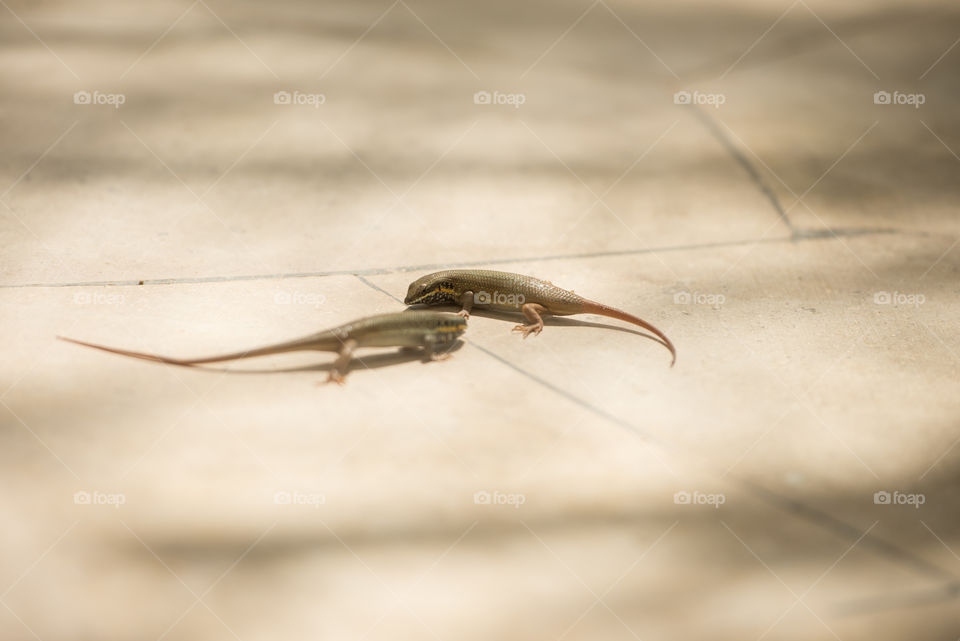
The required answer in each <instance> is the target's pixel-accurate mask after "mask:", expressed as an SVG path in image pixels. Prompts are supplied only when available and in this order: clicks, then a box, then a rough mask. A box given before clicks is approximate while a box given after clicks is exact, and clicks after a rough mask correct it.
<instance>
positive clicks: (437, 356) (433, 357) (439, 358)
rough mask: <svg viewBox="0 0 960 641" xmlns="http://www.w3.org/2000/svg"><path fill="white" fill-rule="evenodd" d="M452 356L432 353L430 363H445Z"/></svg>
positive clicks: (445, 353) (444, 353) (443, 353)
mask: <svg viewBox="0 0 960 641" xmlns="http://www.w3.org/2000/svg"><path fill="white" fill-rule="evenodd" d="M451 356H453V354H451V353H450V352H433V353H431V354H430V360H431V361H445V360H447V359H448V358H450V357H451Z"/></svg>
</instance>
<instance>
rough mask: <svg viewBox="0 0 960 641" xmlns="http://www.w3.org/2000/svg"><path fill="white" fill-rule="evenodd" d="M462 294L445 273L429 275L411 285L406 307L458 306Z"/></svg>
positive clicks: (405, 300) (405, 301)
mask: <svg viewBox="0 0 960 641" xmlns="http://www.w3.org/2000/svg"><path fill="white" fill-rule="evenodd" d="M459 302H460V294H459V292H458V291H457V289H456V288H455V286H454V284H453V283H452V282H451V281H450V278H448V277H447V275H446V274H445V273H444V272H435V273H433V274H427V275H426V276H423V277H422V278H418V279H417V280H415V281H413V282H412V283H410V287H409V288H408V289H407V297H406V298H404V299H403V303H404V304H405V305H445V304H452V305H456V304H458V303H459Z"/></svg>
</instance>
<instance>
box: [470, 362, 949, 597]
mask: <svg viewBox="0 0 960 641" xmlns="http://www.w3.org/2000/svg"><path fill="white" fill-rule="evenodd" d="M470 344H471V345H472V346H473V347H476V348H477V349H479V350H480V351H482V352H483V353H485V354H487V355H489V356H491V357H492V358H494V359H495V360H497V361H499V362H500V363H503V364H504V365H506V366H507V367H510V368H511V369H513V370H515V371H516V372H518V373H520V374H521V375H523V376H524V377H526V378H528V379H530V380H531V381H533V382H535V383H537V384H539V385H541V386H543V387H546V388H547V389H549V390H550V391H552V392H555V393H557V394H559V395H560V396H562V397H563V398H565V399H567V400H569V401H571V402H573V403H575V404H577V405H579V406H580V407H583V408H584V409H586V410H588V411H590V412H592V413H593V414H596V415H597V416H599V417H601V418H603V419H606V420H608V421H610V422H612V423H615V424H616V425H618V426H619V427H622V428H624V429H626V430H627V431H629V432H632V433H634V434H636V435H638V436H640V437H641V438H643V440H644V441H645V442H648V443H651V444H655V445H657V446H660V447H661V448H663V450H664V451H665V452H670V451H672V450H673V447H672V446H670V445H669V444H666V443H663V442H662V441H660V440H659V439H657V438H656V437H655V436H652V435H650V434H648V433H646V432H644V431H643V430H641V429H640V428H638V427H636V426H635V425H633V424H632V423H630V422H629V421H626V420H623V419H620V418H617V417H616V416H613V415H612V414H609V413H607V412H606V411H604V410H602V409H600V408H598V407H595V406H593V405H592V404H590V403H589V402H588V401H585V400H583V399H581V398H579V397H578V396H575V395H574V394H571V393H570V392H568V391H566V390H564V389H562V388H560V387H557V386H556V385H553V384H552V383H549V382H547V381H545V380H544V379H542V378H540V377H538V376H536V375H535V374H532V373H530V372H528V371H526V370H525V369H523V368H521V367H520V366H518V365H515V364H513V363H511V362H510V361H509V360H507V359H505V358H503V357H502V356H499V355H498V354H496V353H494V352H492V351H490V350H488V349H486V348H484V347H481V346H480V345H477V344H476V343H470ZM703 469H709V468H708V467H704V468H703ZM712 473H713V474H714V475H717V474H718V472H717V470H713V471H712ZM729 478H730V479H731V480H733V481H735V482H736V483H737V484H738V485H739V486H740V487H742V488H743V489H744V490H746V491H747V493H749V494H750V495H752V496H753V497H755V498H756V499H758V500H760V501H762V502H764V503H766V504H767V505H769V506H771V507H773V508H775V509H779V510H782V511H784V512H787V513H788V514H791V515H792V516H794V517H796V518H799V519H802V520H805V521H807V522H809V523H812V524H813V525H816V526H818V527H820V528H821V529H823V530H826V531H828V532H830V533H831V534H833V535H835V536H837V537H838V538H841V539H847V538H858V537H860V536H862V535H861V532H860V530H859V529H858V528H856V527H854V526H852V525H850V524H849V523H847V522H846V521H843V520H842V519H840V518H837V517H835V516H832V515H830V514H828V513H826V512H822V511H820V510H818V509H816V508H814V507H811V506H809V505H807V504H805V503H803V502H801V501H799V500H797V499H792V498H789V497H786V496H781V495H780V494H778V493H777V492H775V491H773V490H768V489H766V488H764V487H761V486H759V485H756V484H754V483H752V482H751V481H749V480H747V479H746V478H743V477H738V476H736V475H732V474H731V475H729ZM863 544H864V545H865V546H867V547H870V548H872V549H873V550H874V551H875V552H877V553H879V554H880V555H881V556H882V557H886V558H887V559H890V560H895V561H898V562H900V563H903V564H905V565H907V566H909V567H911V568H913V569H914V570H917V571H918V572H920V573H921V574H923V575H927V576H932V577H935V578H937V579H940V580H944V581H946V582H947V585H951V586H957V585H960V581H958V580H957V578H956V577H955V576H954V575H953V574H952V573H950V572H949V571H947V570H944V569H943V568H940V567H938V566H936V565H934V564H932V563H930V562H928V561H926V560H925V559H923V558H922V557H920V556H918V555H916V554H913V553H911V552H909V551H907V550H905V549H903V548H901V547H899V546H897V545H896V544H895V543H891V542H889V541H887V540H885V539H882V538H879V537H877V536H875V535H870V536H866V537H864V538H863Z"/></svg>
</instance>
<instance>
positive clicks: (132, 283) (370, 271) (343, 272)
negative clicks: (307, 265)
mask: <svg viewBox="0 0 960 641" xmlns="http://www.w3.org/2000/svg"><path fill="white" fill-rule="evenodd" d="M791 230H792V231H793V233H792V234H791V235H790V236H780V237H777V238H760V239H758V240H730V241H719V242H712V243H693V244H689V245H668V246H665V247H644V248H642V249H624V250H615V251H605V252H584V253H579V254H548V255H545V256H519V257H516V258H498V259H494V260H474V261H463V262H458V263H429V264H422V265H400V266H397V267H371V268H367V269H337V270H330V271H316V272H281V273H277V274H241V275H239V276H200V277H187V278H145V279H140V280H100V281H75V282H66V283H21V284H14V285H9V284H8V285H2V284H0V289H24V288H34V287H104V286H110V287H137V286H140V285H190V284H197V283H230V282H237V281H247V280H283V279H288V278H319V277H324V276H357V277H360V276H381V275H384V274H395V273H404V272H412V271H423V270H428V269H429V270H438V269H454V268H461V267H480V266H483V265H507V264H510V263H536V262H546V261H551V260H577V259H583V258H607V257H613V256H638V255H641V254H655V253H657V252H676V251H696V250H700V249H719V248H723V247H739V246H743V245H754V244H759V243H765V244H771V243H786V242H795V241H800V240H822V239H834V238H841V237H852V236H866V235H874V234H902V233H905V232H901V231H900V230H897V229H881V228H877V229H868V228H863V229H854V228H851V229H834V230H810V231H802V230H796V229H793V228H792V227H791ZM906 233H912V232H906Z"/></svg>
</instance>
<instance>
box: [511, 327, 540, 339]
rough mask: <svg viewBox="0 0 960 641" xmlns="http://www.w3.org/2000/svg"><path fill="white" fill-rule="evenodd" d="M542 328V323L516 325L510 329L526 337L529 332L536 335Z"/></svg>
mask: <svg viewBox="0 0 960 641" xmlns="http://www.w3.org/2000/svg"><path fill="white" fill-rule="evenodd" d="M541 330H543V325H517V326H516V327H514V328H513V329H512V330H511V331H514V332H522V333H523V337H524V338H526V337H527V336H529V335H530V334H531V333H532V334H533V335H534V336H536V335H537V334H539V333H540V332H541Z"/></svg>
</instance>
